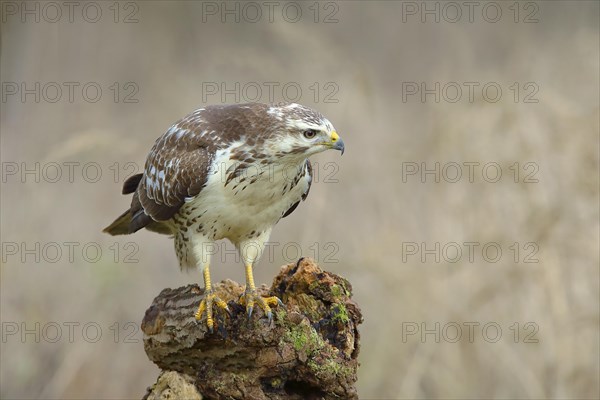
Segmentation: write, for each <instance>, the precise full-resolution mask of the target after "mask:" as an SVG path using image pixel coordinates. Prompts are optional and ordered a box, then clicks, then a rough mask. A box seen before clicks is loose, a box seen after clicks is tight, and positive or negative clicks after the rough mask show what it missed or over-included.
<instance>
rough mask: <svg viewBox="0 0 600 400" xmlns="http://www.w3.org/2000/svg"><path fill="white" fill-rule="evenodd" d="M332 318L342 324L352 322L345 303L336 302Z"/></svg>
mask: <svg viewBox="0 0 600 400" xmlns="http://www.w3.org/2000/svg"><path fill="white" fill-rule="evenodd" d="M331 319H332V320H333V321H334V322H339V323H341V324H347V323H348V322H350V317H349V316H348V310H347V309H346V306H345V305H343V304H335V305H334V306H333V316H332V317H331Z"/></svg>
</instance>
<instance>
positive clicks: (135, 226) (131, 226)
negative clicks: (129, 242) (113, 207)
mask: <svg viewBox="0 0 600 400" xmlns="http://www.w3.org/2000/svg"><path fill="white" fill-rule="evenodd" d="M138 214H140V213H138ZM140 216H141V217H143V221H142V219H140V218H139V217H140ZM132 222H133V223H132ZM142 228H146V229H148V230H149V231H151V232H156V233H160V234H161V235H172V234H173V231H172V230H171V228H169V225H167V224H166V223H164V222H160V221H154V220H153V219H152V218H150V217H149V216H148V215H146V214H145V213H144V212H142V213H141V214H140V215H139V216H138V217H137V218H135V219H133V220H132V217H131V210H127V211H125V212H124V213H123V214H121V215H119V217H118V218H117V219H115V220H114V221H113V223H112V224H110V225H109V226H107V227H106V228H104V229H103V230H102V232H104V233H108V234H109V235H113V236H117V235H129V234H131V233H134V232H137V231H139V230H140V229H142Z"/></svg>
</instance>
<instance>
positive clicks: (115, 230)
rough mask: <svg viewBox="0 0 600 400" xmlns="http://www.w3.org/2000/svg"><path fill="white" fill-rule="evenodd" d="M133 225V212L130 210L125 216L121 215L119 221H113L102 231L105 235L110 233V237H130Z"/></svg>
mask: <svg viewBox="0 0 600 400" xmlns="http://www.w3.org/2000/svg"><path fill="white" fill-rule="evenodd" d="M130 223H131V212H130V211H129V210H127V211H125V212H124V213H123V214H121V215H119V217H118V218H117V219H115V220H114V221H113V223H112V224H110V225H109V226H107V227H106V228H104V229H103V230H102V232H104V233H108V234H110V235H113V236H116V235H128V234H130V233H131V232H130V231H129V224H130Z"/></svg>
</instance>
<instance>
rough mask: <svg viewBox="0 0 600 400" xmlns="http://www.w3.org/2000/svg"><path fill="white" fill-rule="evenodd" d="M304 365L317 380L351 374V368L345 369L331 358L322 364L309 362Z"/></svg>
mask: <svg viewBox="0 0 600 400" xmlns="http://www.w3.org/2000/svg"><path fill="white" fill-rule="evenodd" d="M306 365H307V366H308V368H310V370H311V371H312V372H313V373H314V374H315V376H317V377H319V378H326V377H330V376H340V377H345V376H348V375H351V374H352V373H353V371H352V368H350V367H346V366H344V365H342V364H340V363H338V362H337V361H336V360H335V359H331V358H330V359H327V361H325V363H323V364H320V363H317V362H316V361H315V360H309V361H308V362H307V363H306Z"/></svg>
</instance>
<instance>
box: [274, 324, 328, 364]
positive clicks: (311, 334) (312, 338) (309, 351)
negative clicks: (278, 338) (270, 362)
mask: <svg viewBox="0 0 600 400" xmlns="http://www.w3.org/2000/svg"><path fill="white" fill-rule="evenodd" d="M284 340H285V341H287V342H289V343H291V344H292V346H293V347H294V349H295V350H296V351H304V352H306V355H307V356H308V357H311V356H312V355H313V354H314V353H315V352H317V351H319V350H320V349H322V348H323V346H325V342H324V341H323V339H322V338H321V336H320V335H319V334H318V333H317V331H315V330H314V328H313V327H311V326H307V325H292V326H290V327H289V330H288V332H286V334H285V335H284Z"/></svg>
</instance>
